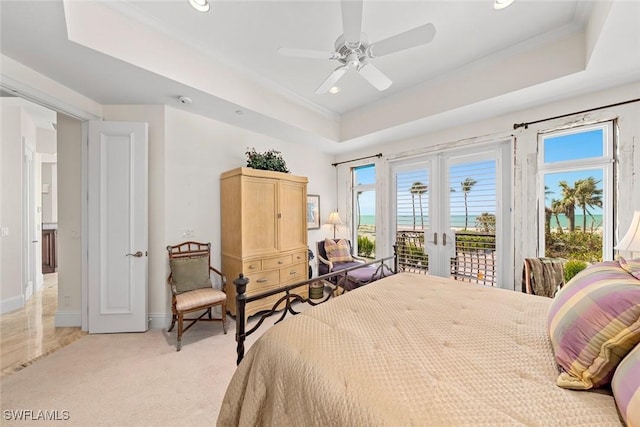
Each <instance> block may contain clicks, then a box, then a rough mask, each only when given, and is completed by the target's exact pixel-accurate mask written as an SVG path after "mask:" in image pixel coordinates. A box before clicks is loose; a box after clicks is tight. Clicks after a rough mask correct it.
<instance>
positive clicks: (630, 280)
mask: <svg viewBox="0 0 640 427" xmlns="http://www.w3.org/2000/svg"><path fill="white" fill-rule="evenodd" d="M548 326H549V336H550V338H551V344H552V346H553V351H554V353H555V357H556V361H557V363H558V365H560V368H561V369H562V371H563V372H562V373H561V374H560V376H559V377H558V380H557V384H558V385H559V386H560V387H564V388H570V389H577V390H586V389H590V388H596V387H602V386H605V385H607V384H608V383H609V382H610V381H611V377H612V376H613V373H614V371H615V369H616V366H618V363H620V360H622V358H624V356H625V355H626V354H627V353H628V352H629V351H630V350H631V349H632V348H633V347H634V346H635V345H636V344H637V343H638V342H640V281H638V280H636V279H635V278H634V277H633V276H631V275H629V273H627V272H626V271H625V270H624V269H622V268H621V267H620V264H619V263H618V262H617V261H610V262H603V263H599V264H596V265H593V266H591V267H589V268H587V269H585V270H583V271H581V272H580V273H578V274H577V275H576V276H575V277H574V278H573V279H572V280H571V281H569V283H567V284H566V285H565V286H564V287H563V288H562V289H561V290H560V291H559V292H558V294H557V295H556V297H555V298H554V300H553V302H552V304H551V308H550V310H549V317H548Z"/></svg>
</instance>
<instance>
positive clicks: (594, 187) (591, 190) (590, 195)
mask: <svg viewBox="0 0 640 427" xmlns="http://www.w3.org/2000/svg"><path fill="white" fill-rule="evenodd" d="M599 183H600V181H596V179H595V178H594V177H592V176H590V177H589V178H586V179H579V180H577V181H576V183H575V200H576V205H577V206H578V207H580V208H581V209H582V232H583V233H586V232H587V215H589V216H590V217H591V218H592V219H593V215H592V214H591V212H589V209H588V208H590V207H598V208H601V207H602V189H601V188H598V184H599Z"/></svg>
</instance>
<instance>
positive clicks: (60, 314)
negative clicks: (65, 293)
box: [55, 311, 82, 328]
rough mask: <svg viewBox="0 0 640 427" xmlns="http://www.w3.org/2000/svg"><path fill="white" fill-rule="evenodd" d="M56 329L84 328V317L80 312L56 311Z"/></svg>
mask: <svg viewBox="0 0 640 427" xmlns="http://www.w3.org/2000/svg"><path fill="white" fill-rule="evenodd" d="M55 326H56V328H66V327H82V316H81V315H80V312H79V311H56V318H55Z"/></svg>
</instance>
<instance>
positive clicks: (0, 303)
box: [0, 295, 24, 314]
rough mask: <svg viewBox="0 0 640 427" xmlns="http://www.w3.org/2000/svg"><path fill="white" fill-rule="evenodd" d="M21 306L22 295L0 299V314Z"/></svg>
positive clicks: (22, 301) (22, 303) (22, 305)
mask: <svg viewBox="0 0 640 427" xmlns="http://www.w3.org/2000/svg"><path fill="white" fill-rule="evenodd" d="M22 307H24V297H23V296H22V295H17V296H15V297H10V298H7V299H3V300H0V314H5V313H9V312H11V311H13V310H17V309H19V308H22Z"/></svg>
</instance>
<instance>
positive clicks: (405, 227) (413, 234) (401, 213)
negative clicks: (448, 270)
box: [396, 168, 429, 273]
mask: <svg viewBox="0 0 640 427" xmlns="http://www.w3.org/2000/svg"><path fill="white" fill-rule="evenodd" d="M428 228H429V171H428V170H427V169H426V168H423V169H416V170H412V171H406V172H398V173H397V174H396V243H397V245H398V248H397V251H398V268H399V269H400V270H401V271H410V272H414V273H427V271H428V270H429V257H428V256H427V254H426V252H425V250H424V233H425V231H426V230H427V229H428Z"/></svg>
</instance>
